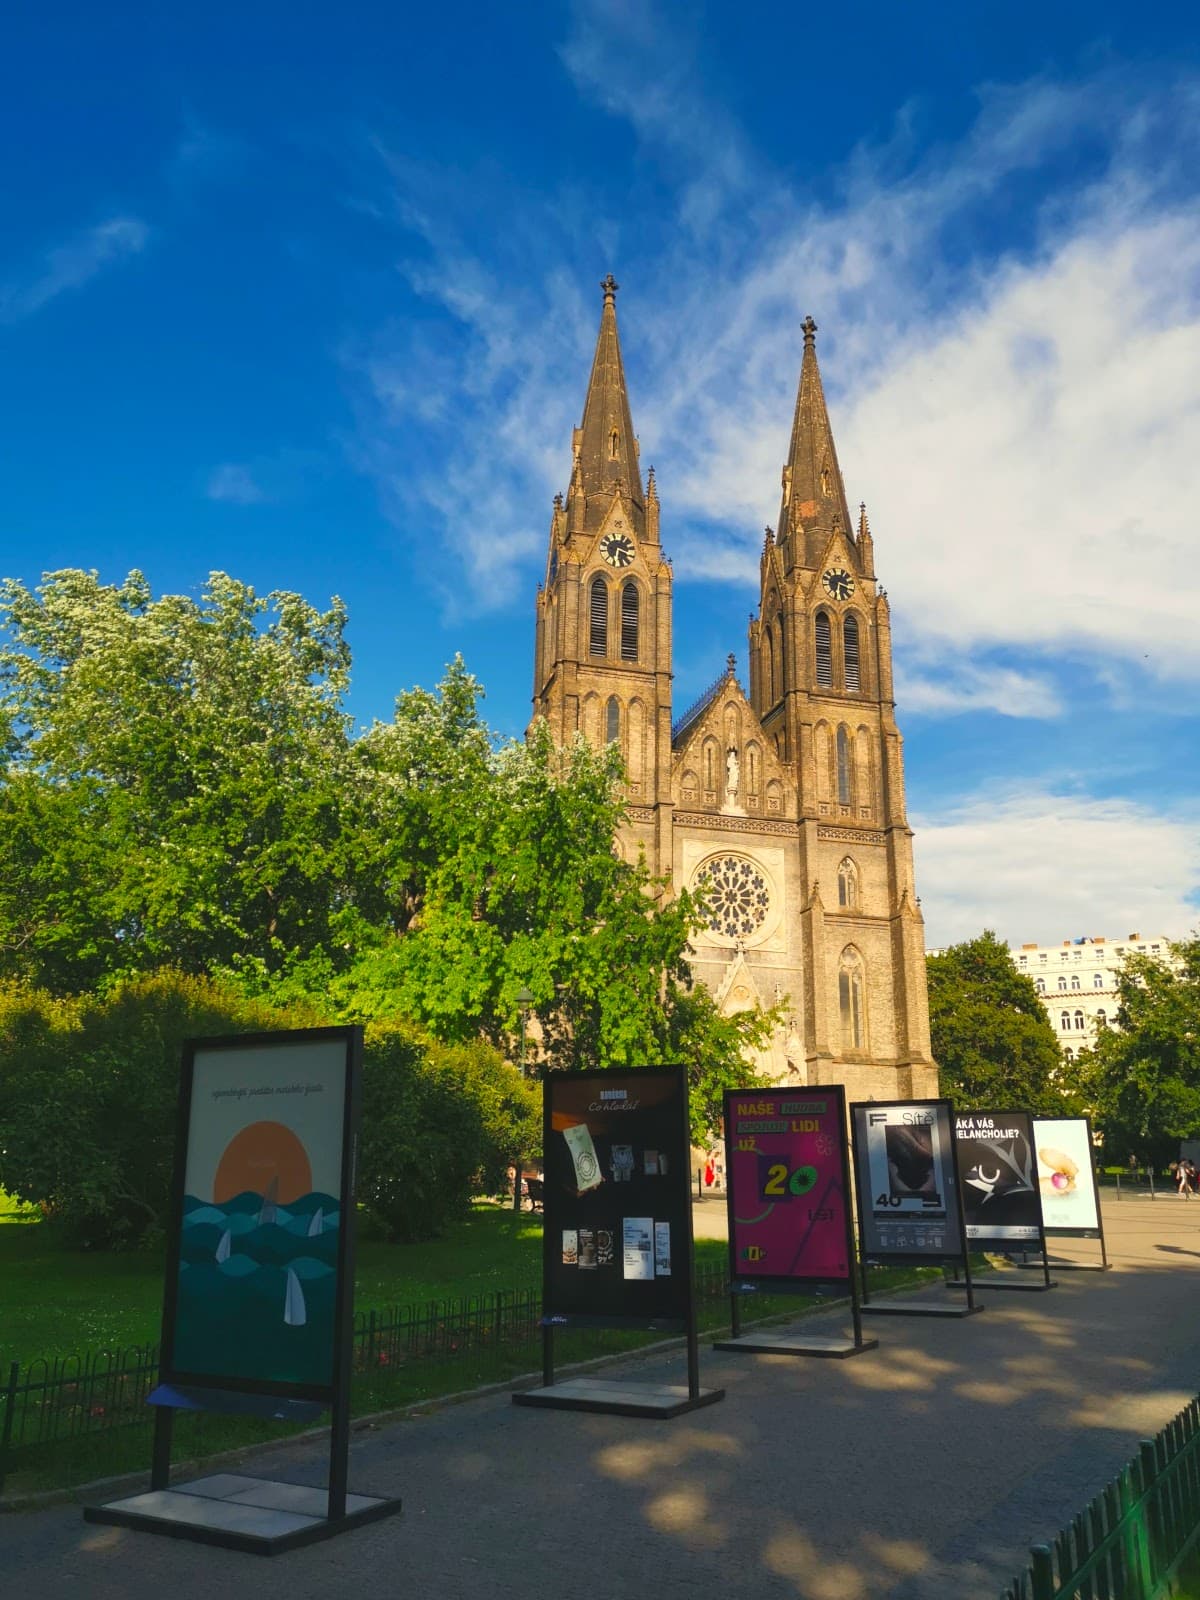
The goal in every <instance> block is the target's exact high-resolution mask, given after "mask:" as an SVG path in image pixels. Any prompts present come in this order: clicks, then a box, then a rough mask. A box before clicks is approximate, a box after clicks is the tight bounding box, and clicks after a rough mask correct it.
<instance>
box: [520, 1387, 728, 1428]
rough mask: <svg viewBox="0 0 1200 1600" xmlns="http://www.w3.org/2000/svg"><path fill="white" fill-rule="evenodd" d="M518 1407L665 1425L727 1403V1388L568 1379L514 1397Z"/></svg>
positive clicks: (522, 1391) (527, 1390)
mask: <svg viewBox="0 0 1200 1600" xmlns="http://www.w3.org/2000/svg"><path fill="white" fill-rule="evenodd" d="M512 1398H513V1405H515V1406H542V1407H544V1408H547V1409H550V1410H557V1411H599V1412H607V1413H608V1414H610V1415H612V1416H617V1417H656V1418H658V1419H659V1420H660V1421H662V1422H666V1421H669V1420H670V1419H671V1418H672V1417H681V1416H683V1414H684V1413H685V1412H687V1411H697V1410H699V1408H700V1407H701V1406H711V1405H715V1404H716V1403H717V1401H718V1400H724V1398H725V1391H724V1389H698V1390H697V1391H696V1392H695V1393H694V1394H693V1393H692V1392H691V1391H690V1389H689V1388H688V1386H687V1385H686V1384H682V1383H639V1382H638V1381H637V1380H636V1379H628V1380H625V1381H622V1380H621V1379H619V1378H567V1379H566V1380H565V1381H564V1382H562V1383H551V1384H543V1385H542V1386H541V1387H540V1388H538V1389H523V1390H521V1391H520V1392H519V1393H517V1394H514V1395H513V1397H512Z"/></svg>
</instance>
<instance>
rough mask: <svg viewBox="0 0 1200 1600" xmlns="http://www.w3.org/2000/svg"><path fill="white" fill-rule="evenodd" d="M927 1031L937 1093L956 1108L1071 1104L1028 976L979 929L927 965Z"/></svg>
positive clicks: (1057, 1109) (1062, 1107) (1059, 1110)
mask: <svg viewBox="0 0 1200 1600" xmlns="http://www.w3.org/2000/svg"><path fill="white" fill-rule="evenodd" d="M927 968H928V975H929V1032H930V1038H931V1042H932V1045H933V1057H934V1060H935V1061H936V1062H937V1063H938V1068H939V1072H940V1077H941V1087H942V1092H943V1094H947V1095H949V1096H950V1097H951V1098H952V1099H953V1100H954V1101H955V1104H956V1105H957V1106H958V1107H960V1108H962V1109H963V1110H970V1109H973V1108H974V1109H978V1110H981V1111H986V1110H991V1109H993V1108H995V1109H997V1110H1005V1109H1012V1110H1018V1109H1024V1110H1030V1111H1039V1112H1044V1113H1047V1114H1049V1113H1056V1114H1059V1115H1069V1114H1070V1112H1071V1110H1072V1108H1074V1106H1075V1104H1076V1102H1075V1099H1074V1097H1073V1095H1072V1093H1071V1091H1070V1089H1069V1087H1068V1085H1067V1083H1066V1081H1065V1078H1064V1064H1063V1061H1062V1057H1061V1055H1060V1053H1059V1048H1058V1040H1057V1039H1056V1037H1055V1034H1054V1029H1053V1028H1052V1027H1051V1025H1050V1020H1049V1018H1048V1017H1047V1015H1046V1012H1045V1009H1044V1007H1043V1006H1042V1002H1041V1000H1040V999H1039V998H1038V993H1037V990H1036V989H1035V988H1034V985H1033V980H1032V979H1031V978H1028V977H1026V976H1025V974H1024V973H1021V972H1018V971H1017V969H1016V967H1015V966H1014V965H1013V959H1012V957H1011V956H1010V955H1009V953H1008V949H1007V947H1006V946H1005V945H1003V944H1001V942H1000V941H999V939H997V938H996V935H995V934H994V933H992V932H991V931H990V930H985V931H984V932H983V933H981V934H980V935H979V936H978V937H977V938H975V939H969V940H967V941H966V942H965V943H963V944H956V945H951V946H950V947H949V948H948V949H946V950H943V951H941V952H940V953H939V954H938V955H934V956H930V957H929V959H928V962H927Z"/></svg>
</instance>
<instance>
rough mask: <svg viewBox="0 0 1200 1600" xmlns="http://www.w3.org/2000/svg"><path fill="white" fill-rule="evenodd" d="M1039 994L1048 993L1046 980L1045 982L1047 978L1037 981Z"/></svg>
mask: <svg viewBox="0 0 1200 1600" xmlns="http://www.w3.org/2000/svg"><path fill="white" fill-rule="evenodd" d="M1037 992H1038V993H1039V994H1045V992H1046V980H1045V978H1039V979H1038V980H1037Z"/></svg>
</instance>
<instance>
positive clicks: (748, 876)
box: [696, 856, 771, 939]
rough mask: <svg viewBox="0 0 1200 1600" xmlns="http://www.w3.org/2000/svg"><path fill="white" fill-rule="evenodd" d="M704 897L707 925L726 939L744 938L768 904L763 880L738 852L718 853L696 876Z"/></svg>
mask: <svg viewBox="0 0 1200 1600" xmlns="http://www.w3.org/2000/svg"><path fill="white" fill-rule="evenodd" d="M696 887H697V888H698V889H702V890H704V891H705V892H706V895H707V898H708V926H709V928H710V929H711V930H712V932H713V933H716V934H723V935H724V936H725V938H727V939H748V938H749V937H750V935H751V934H752V933H754V932H755V931H756V930H757V929H758V928H759V927H761V925H762V923H763V922H764V920H765V919H766V915H767V910H768V908H769V906H770V904H771V895H770V891H769V890H768V888H767V880H766V879H765V878H764V877H763V875H762V873H761V872H760V871H759V870H758V868H757V867H756V866H755V865H754V863H753V862H751V861H746V860H745V859H744V858H743V857H742V856H719V857H718V858H717V860H715V861H710V862H709V863H708V865H707V866H706V867H705V868H704V871H703V872H701V873H700V875H699V877H698V878H697V880H696Z"/></svg>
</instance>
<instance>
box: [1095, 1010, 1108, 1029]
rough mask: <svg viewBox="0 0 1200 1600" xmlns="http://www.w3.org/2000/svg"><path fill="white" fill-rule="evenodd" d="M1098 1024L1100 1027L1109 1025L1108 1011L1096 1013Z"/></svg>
mask: <svg viewBox="0 0 1200 1600" xmlns="http://www.w3.org/2000/svg"><path fill="white" fill-rule="evenodd" d="M1096 1026H1097V1027H1098V1028H1105V1027H1107V1026H1108V1012H1107V1011H1103V1010H1101V1011H1097V1013H1096Z"/></svg>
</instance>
